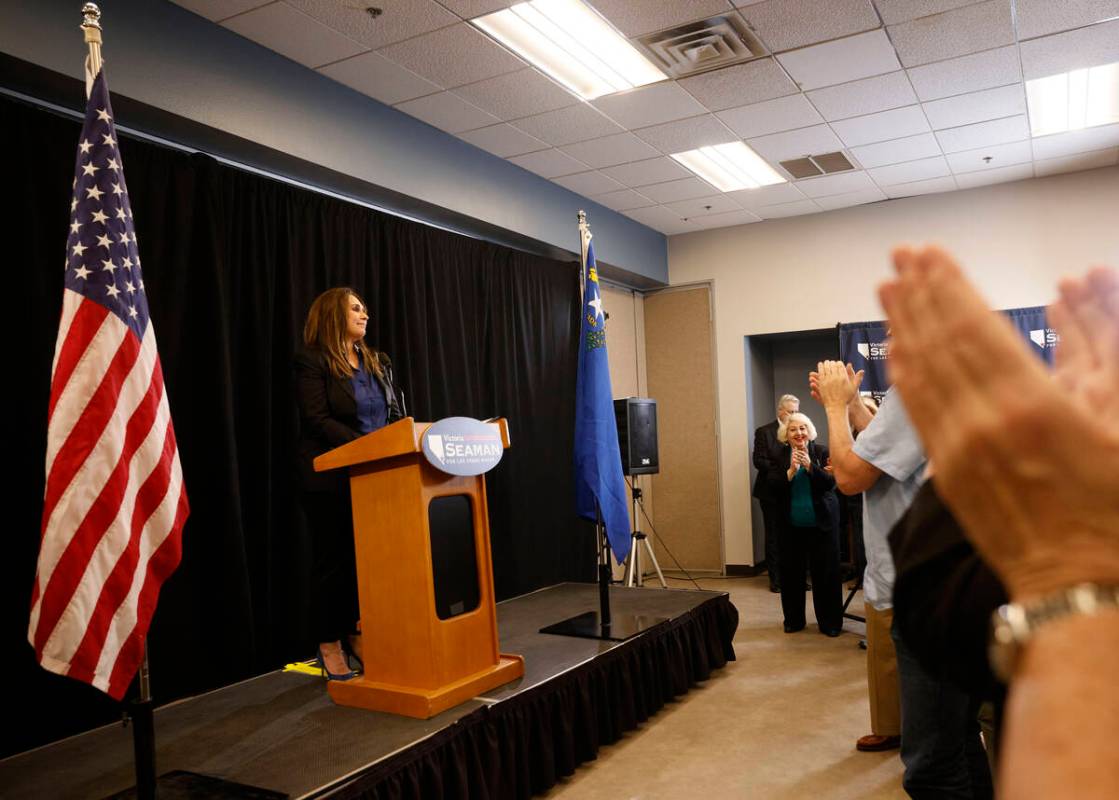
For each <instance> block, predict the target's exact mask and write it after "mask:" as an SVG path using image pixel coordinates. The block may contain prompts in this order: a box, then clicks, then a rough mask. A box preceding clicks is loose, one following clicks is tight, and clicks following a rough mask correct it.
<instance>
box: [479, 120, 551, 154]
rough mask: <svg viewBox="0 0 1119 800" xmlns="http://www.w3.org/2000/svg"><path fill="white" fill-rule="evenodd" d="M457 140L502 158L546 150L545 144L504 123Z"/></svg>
mask: <svg viewBox="0 0 1119 800" xmlns="http://www.w3.org/2000/svg"><path fill="white" fill-rule="evenodd" d="M459 138H460V139H462V140H464V141H467V142H470V144H472V145H475V146H476V147H480V148H482V149H483V150H488V151H489V152H491V153H493V154H494V155H495V156H501V157H502V158H508V157H509V156H520V155H524V154H525V153H534V152H536V151H537V150H547V149H548V143H547V142H542V141H540V140H539V139H537V138H536V137H535V136H529V135H528V134H527V133H525V132H524V131H521V130H517V129H516V128H514V127H513V126H512V125H509V124H506V123H502V124H500V125H490V126H489V127H488V128H478V129H477V130H473V131H467V132H466V133H460V134H459Z"/></svg>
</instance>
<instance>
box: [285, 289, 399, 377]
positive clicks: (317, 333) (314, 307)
mask: <svg viewBox="0 0 1119 800" xmlns="http://www.w3.org/2000/svg"><path fill="white" fill-rule="evenodd" d="M351 296H353V297H356V298H357V301H358V302H359V303H361V307H362V308H364V309H366V311H367V312H368V309H369V307H368V306H367V305H366V304H365V301H364V300H362V299H361V295H359V294H358V293H357V292H355V291H354V290H353V289H351V288H350V287H349V286H335V287H334V288H333V289H327V290H326V291H325V292H323V293H322V294H320V295H319V296H318V297H316V298H315V302H313V303H311V309H310V310H309V311H308V312H307V321H306V322H304V323H303V343H304V344H306V345H307V346H308V347H317V348H319V349H320V350H322V352H323V354H324V355H325V356H326V363H327V364H328V365H329V366H330V373H331V374H332V375H333V376H334V377H336V378H349V377H352V376H353V374H354V368H353V367H352V366H350V359H349V353H348V349H349V343H348V341H347V336H346V328H347V327H348V323H347V318H348V315H349V311H350V297H351ZM355 347H356V348H357V351H358V353H359V354H360V355H361V360H362V363H364V365H365V368H366V369H368V370H369V371H371V372H373V373H374V374H375V375H376V376H377V377H378V378H380V377H382V374H381V359H380V358H379V354H378V353H377V351H376V350H374V349H372V348H371V347H369V345H367V344H366V343H365V340H364V339H358V340H357V343H356V344H355Z"/></svg>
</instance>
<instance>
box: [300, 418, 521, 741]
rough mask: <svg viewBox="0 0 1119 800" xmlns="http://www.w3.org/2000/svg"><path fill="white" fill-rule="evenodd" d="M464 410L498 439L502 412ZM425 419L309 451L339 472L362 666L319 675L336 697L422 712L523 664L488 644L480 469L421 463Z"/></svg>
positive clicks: (492, 622)
mask: <svg viewBox="0 0 1119 800" xmlns="http://www.w3.org/2000/svg"><path fill="white" fill-rule="evenodd" d="M468 421H469V422H473V423H474V424H475V425H479V426H482V427H483V428H485V429H486V434H487V437H490V438H492V437H493V435H494V434H496V438H493V439H492V442H496V443H497V444H499V445H500V447H501V450H504V448H506V447H508V446H509V433H508V427H507V425H506V423H505V420H503V419H499V420H497V421H496V422H494V423H492V424H486V423H481V422H478V421H477V420H468ZM432 427H433V426H432V425H431V424H430V423H422V422H415V421H414V420H413V419H412V418H411V417H407V418H405V419H402V420H400V421H399V422H395V423H393V424H392V425H387V426H385V427H384V428H382V429H380V430H379V431H374V432H373V433H370V434H368V435H366V436H363V437H361V438H360V439H356V440H354V441H352V442H350V443H348V444H345V445H343V446H341V447H338V448H335V449H334V450H331V451H330V452H327V453H324V454H323V455H321V456H319V457H318V458H316V459H315V469H316V471H319V472H321V471H324V470H329V469H341V468H343V467H346V468H349V471H350V493H351V498H352V508H353V519H354V550H355V556H356V562H357V580H358V600H359V604H360V607H361V632H362V639H363V641H364V646H363V648H362V649H363V656H364V663H365V674H364V675H362V676H361V677H359V678H354V679H352V680H349V681H330V683H329V685H328V690H329V691H330V696H331V697H332V698H333V699H334V702H336V703H338V704H339V705H347V706H356V707H358V708H367V709H372V710H375V711H387V712H390V713H394V714H402V715H404V716H408V717H416V718H419V719H427V718H429V717H433V716H435V715H436V714H438V713H440V712H441V711H445V710H446V709H448V708H451V707H453V706H456V705H458V704H459V703H462V702H464V701H466V700H468V699H470V698H471V697H474V696H476V695H479V694H482V693H483V692H486V691H488V690H490V689H492V688H494V687H496V686H500V685H501V684H504V683H508V682H509V681H511V680H514V679H516V678H519V677H521V676H522V675H524V660H523V659H522V658H521V657H520V656H516V655H507V654H503V653H501V652H500V651H499V647H498V637H497V614H496V610H495V606H494V595H493V560H492V557H491V554H490V535H489V514H488V510H487V507H486V489H485V478H484V477H483V476H482V475H480V474H469V475H455V474H448V473H447V472H444V471H440V470H438V469H436V468H435V467H434V466H432V464H431V463H430V462H429V460H428V456H426V454H425V452H424V444H425V443H424V439H425V434H426V433H427V432H428V430H429V429H430V428H432ZM491 432H492V433H491ZM476 434H477V435H480V434H481V432H480V431H476ZM436 435H437V436H438V435H439V433H438V431H437V432H436ZM492 442H491V445H492ZM475 443H476V444H480V443H481V440H478V441H477V442H475ZM444 452H445V453H446V450H445V451H444ZM463 452H465V451H463ZM491 456H492V454H491ZM464 457H465V456H464ZM495 463H496V462H495Z"/></svg>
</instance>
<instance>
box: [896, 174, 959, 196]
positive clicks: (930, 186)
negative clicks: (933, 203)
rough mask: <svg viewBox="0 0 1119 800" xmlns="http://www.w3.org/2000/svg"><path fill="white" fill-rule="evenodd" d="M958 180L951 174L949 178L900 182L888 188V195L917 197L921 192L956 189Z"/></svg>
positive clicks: (929, 192) (930, 192) (928, 192)
mask: <svg viewBox="0 0 1119 800" xmlns="http://www.w3.org/2000/svg"><path fill="white" fill-rule="evenodd" d="M956 188H957V187H956V180H955V179H954V178H952V177H951V176H949V177H947V178H930V179H929V180H925V181H914V182H913V183H900V184H897V185H895V186H890V187H888V188H887V189H886V195H887V196H888V197H891V198H895V197H915V196H916V195H919V194H937V193H938V192H951V191H953V190H955V189H956Z"/></svg>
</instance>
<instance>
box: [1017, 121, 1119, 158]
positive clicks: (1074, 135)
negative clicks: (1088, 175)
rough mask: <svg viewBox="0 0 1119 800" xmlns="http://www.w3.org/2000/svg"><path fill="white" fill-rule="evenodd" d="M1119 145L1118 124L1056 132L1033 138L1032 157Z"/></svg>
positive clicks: (1059, 154) (1044, 156)
mask: <svg viewBox="0 0 1119 800" xmlns="http://www.w3.org/2000/svg"><path fill="white" fill-rule="evenodd" d="M1115 145H1119V124H1116V125H1100V126H1099V127H1096V128H1085V129H1084V130H1082V131H1069V132H1068V133H1057V134H1054V135H1052V136H1042V137H1039V138H1037V139H1034V140H1033V146H1034V158H1035V159H1038V160H1040V159H1043V158H1057V157H1058V156H1071V155H1074V154H1075V153H1087V152H1090V151H1092V150H1103V149H1104V148H1107V147H1114V146H1115Z"/></svg>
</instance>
